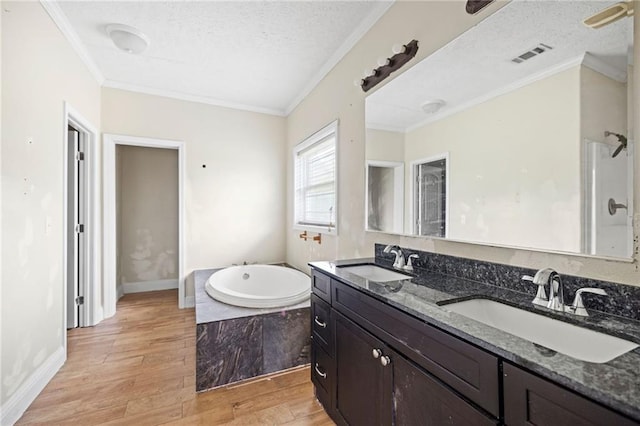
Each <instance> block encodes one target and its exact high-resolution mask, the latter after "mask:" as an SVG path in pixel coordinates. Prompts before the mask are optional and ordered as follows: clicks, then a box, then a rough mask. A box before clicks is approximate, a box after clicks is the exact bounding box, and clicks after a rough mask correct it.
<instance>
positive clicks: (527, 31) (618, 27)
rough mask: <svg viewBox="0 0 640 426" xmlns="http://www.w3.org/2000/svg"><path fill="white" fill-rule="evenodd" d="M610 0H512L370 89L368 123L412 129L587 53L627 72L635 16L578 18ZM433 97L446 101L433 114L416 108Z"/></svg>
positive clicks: (614, 70)
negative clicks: (604, 20) (606, 21)
mask: <svg viewBox="0 0 640 426" xmlns="http://www.w3.org/2000/svg"><path fill="white" fill-rule="evenodd" d="M612 4H615V2H613V1H575V0H574V1H570V0H562V1H522V0H514V1H513V2H511V3H510V4H508V5H506V6H505V7H503V8H502V9H500V10H499V11H497V12H496V13H494V14H493V15H491V16H489V17H488V18H486V19H485V20H484V21H482V22H481V23H479V24H478V25H477V26H475V27H473V28H472V29H470V30H469V31H467V32H466V33H464V34H462V35H461V36H460V37H459V38H457V39H456V40H454V41H452V42H451V43H449V44H448V45H446V46H445V47H443V48H442V49H440V50H438V51H437V52H435V53H434V54H432V55H430V56H429V57H427V58H426V59H424V60H422V61H421V62H420V63H418V64H416V65H415V66H413V67H412V68H411V69H409V70H407V71H406V72H405V73H403V74H402V76H401V77H400V78H397V79H395V80H393V81H391V82H389V83H388V84H387V85H386V86H384V87H382V88H381V89H380V90H378V91H377V92H375V93H373V94H372V95H371V96H369V97H368V98H367V100H366V102H367V104H366V117H367V127H370V128H378V129H386V130H395V131H407V130H410V129H412V128H415V127H416V126H418V125H422V124H424V123H426V122H428V121H433V120H436V119H439V118H442V117H443V116H446V115H448V114H451V113H453V112H455V111H459V110H461V109H464V108H465V107H468V106H471V105H474V104H475V103H478V102H480V101H482V100H484V99H487V98H488V97H491V96H492V95H497V94H499V93H501V91H508V90H509V89H513V88H515V87H517V86H518V85H519V84H522V83H523V82H526V81H529V79H530V78H531V77H532V76H538V77H541V76H543V75H545V73H549V72H553V70H558V69H561V68H562V67H563V65H564V66H568V65H569V64H573V65H577V64H578V63H579V62H580V59H581V58H582V57H583V56H584V55H585V53H588V55H587V60H588V61H589V63H590V64H592V66H596V67H598V68H596V69H598V70H599V71H601V72H602V70H603V69H604V70H605V71H607V72H608V74H607V75H610V76H612V75H615V76H616V78H617V79H621V80H624V79H625V78H626V72H627V61H628V59H627V53H628V52H627V51H628V48H629V45H630V43H631V41H630V40H631V39H632V38H631V37H632V36H631V34H632V26H631V25H632V22H633V20H632V19H622V20H620V21H618V22H616V23H614V24H611V25H608V26H606V27H603V28H601V29H597V30H594V29H590V28H587V27H585V26H584V25H583V24H582V20H583V19H584V18H586V17H588V16H591V15H592V14H594V13H596V12H597V11H600V10H602V9H604V8H605V7H607V6H609V5H612ZM539 43H544V44H546V45H549V46H551V47H553V49H552V50H548V51H546V52H545V53H543V54H541V55H540V56H535V57H533V58H532V59H530V60H528V61H525V62H523V63H521V64H515V63H513V62H511V59H512V58H514V57H516V56H519V55H520V54H522V53H524V52H525V51H527V50H530V49H532V48H534V47H536V46H537V45H538V44H539ZM585 63H587V62H586V61H585ZM603 65H604V68H603ZM605 68H606V69H605ZM430 99H442V100H444V101H445V102H446V105H445V107H444V108H442V109H441V110H440V112H439V113H437V114H435V115H432V116H428V115H426V114H425V113H424V112H423V111H422V109H421V105H422V104H423V103H424V102H425V101H427V100H430Z"/></svg>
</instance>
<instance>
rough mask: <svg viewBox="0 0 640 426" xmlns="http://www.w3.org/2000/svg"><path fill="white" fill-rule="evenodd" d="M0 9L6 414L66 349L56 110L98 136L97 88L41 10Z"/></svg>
mask: <svg viewBox="0 0 640 426" xmlns="http://www.w3.org/2000/svg"><path fill="white" fill-rule="evenodd" d="M2 8H3V9H9V10H10V12H6V11H5V10H2V124H3V126H2V164H1V167H2V227H1V228H2V272H1V274H2V281H1V283H2V284H1V286H2V290H1V291H2V295H1V301H0V310H1V318H2V353H1V355H0V357H1V359H2V363H1V368H2V371H1V378H2V383H1V384H0V389H1V392H0V394H1V396H0V403H2V405H3V407H4V406H5V403H6V402H7V401H8V400H9V399H10V398H11V397H12V396H13V395H14V394H15V393H16V391H17V390H18V389H19V388H20V386H22V385H24V384H25V382H26V381H28V380H29V379H30V378H31V377H32V375H33V373H34V372H35V371H36V370H38V368H39V367H41V366H42V365H43V363H45V362H46V361H47V360H48V359H49V358H50V357H51V356H52V355H53V354H54V353H57V352H58V351H60V350H61V348H62V345H63V339H64V335H65V329H64V328H63V316H64V312H63V306H64V301H63V294H64V283H63V268H64V264H63V247H64V236H63V224H64V220H63V188H64V179H63V172H64V171H63V158H64V151H63V137H64V134H65V132H66V129H64V128H63V114H64V113H63V111H64V110H63V105H64V101H67V102H69V103H70V105H71V106H73V107H74V108H75V109H76V110H77V111H78V112H79V113H80V114H82V115H83V116H84V117H85V118H86V119H87V120H89V121H90V122H91V123H92V124H93V126H95V127H96V128H99V126H100V87H99V85H98V84H97V83H96V81H95V80H94V79H93V77H92V76H91V74H90V73H89V71H88V70H87V68H86V67H85V66H84V64H83V63H82V62H81V60H80V59H79V57H78V56H77V55H76V53H75V52H74V51H73V50H72V48H71V46H70V45H69V43H68V42H67V40H66V39H65V38H64V37H63V35H62V34H61V33H60V32H59V30H58V28H57V27H56V26H55V24H54V23H53V21H52V20H51V19H50V18H49V16H48V15H47V13H46V12H45V10H44V9H43V8H42V6H41V5H40V3H37V2H3V3H2ZM30 141H31V142H30ZM47 222H49V223H50V225H51V226H50V228H47V227H45V224H46V223H47Z"/></svg>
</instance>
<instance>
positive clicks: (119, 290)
mask: <svg viewBox="0 0 640 426" xmlns="http://www.w3.org/2000/svg"><path fill="white" fill-rule="evenodd" d="M122 296H124V286H123V285H119V286H117V287H116V301H118V300H120V298H121V297H122Z"/></svg>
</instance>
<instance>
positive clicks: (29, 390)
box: [0, 346, 65, 425]
mask: <svg viewBox="0 0 640 426" xmlns="http://www.w3.org/2000/svg"><path fill="white" fill-rule="evenodd" d="M64 361H65V353H64V348H63V347H62V346H60V347H59V348H58V350H56V351H55V352H54V353H53V354H51V355H50V356H49V358H47V359H46V361H45V362H43V363H42V365H40V367H38V368H37V369H36V371H34V372H33V374H31V376H29V378H27V380H25V381H24V383H22V385H21V386H20V387H19V388H18V390H17V391H16V392H15V393H14V394H13V395H11V397H10V398H9V399H8V400H7V402H5V403H4V404H3V405H2V407H1V408H0V412H1V413H2V415H0V424H1V425H13V424H14V423H15V422H17V421H18V420H19V419H20V417H22V415H23V414H24V412H25V411H26V410H27V408H29V405H31V403H32V402H33V401H34V400H35V399H36V397H37V396H38V395H39V394H40V392H42V389H44V387H45V386H46V385H47V383H49V381H50V380H51V379H52V378H53V376H55V374H56V373H57V372H58V370H60V367H62V365H63V364H64Z"/></svg>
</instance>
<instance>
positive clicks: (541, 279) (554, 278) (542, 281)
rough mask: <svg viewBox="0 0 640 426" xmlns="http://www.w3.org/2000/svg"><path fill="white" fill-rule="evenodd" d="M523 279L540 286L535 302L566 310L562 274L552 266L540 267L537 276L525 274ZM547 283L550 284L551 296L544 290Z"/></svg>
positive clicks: (554, 308) (558, 309)
mask: <svg viewBox="0 0 640 426" xmlns="http://www.w3.org/2000/svg"><path fill="white" fill-rule="evenodd" d="M522 279H523V280H524V281H531V282H532V283H533V284H535V285H537V286H538V292H537V293H536V297H535V298H534V299H533V303H534V304H536V305H540V306H546V307H547V308H549V309H553V310H554V311H561V312H564V310H565V309H564V288H563V286H562V280H561V279H560V275H559V274H558V273H557V272H556V271H554V270H553V269H551V268H545V269H540V270H539V271H538V272H536V275H535V276H533V277H531V276H529V275H525V276H524V277H522ZM546 285H549V297H547V293H546V292H545V290H544V287H545V286H546Z"/></svg>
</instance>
